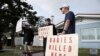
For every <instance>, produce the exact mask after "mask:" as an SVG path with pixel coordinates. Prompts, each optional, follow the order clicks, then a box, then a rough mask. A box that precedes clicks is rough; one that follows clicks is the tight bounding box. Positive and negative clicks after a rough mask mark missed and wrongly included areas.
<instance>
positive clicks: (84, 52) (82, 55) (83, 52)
mask: <svg viewBox="0 0 100 56" xmlns="http://www.w3.org/2000/svg"><path fill="white" fill-rule="evenodd" d="M78 55H79V56H90V54H89V49H84V48H83V49H79V54H78ZM98 56H100V49H99V50H98Z"/></svg>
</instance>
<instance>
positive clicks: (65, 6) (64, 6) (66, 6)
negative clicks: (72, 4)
mask: <svg viewBox="0 0 100 56" xmlns="http://www.w3.org/2000/svg"><path fill="white" fill-rule="evenodd" d="M68 7H69V5H66V4H64V5H63V6H62V7H61V8H60V10H62V8H68Z"/></svg>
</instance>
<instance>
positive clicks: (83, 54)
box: [0, 47, 100, 56]
mask: <svg viewBox="0 0 100 56" xmlns="http://www.w3.org/2000/svg"><path fill="white" fill-rule="evenodd" d="M7 48H11V47H7ZM15 50H16V51H20V50H19V47H16V49H14V51H15ZM33 50H34V52H41V51H43V47H33ZM14 51H10V52H9V51H4V52H0V56H20V55H19V54H17V53H14ZM98 51H99V52H98V56H100V49H99V50H98ZM78 56H90V54H89V49H84V48H81V49H79V54H78Z"/></svg>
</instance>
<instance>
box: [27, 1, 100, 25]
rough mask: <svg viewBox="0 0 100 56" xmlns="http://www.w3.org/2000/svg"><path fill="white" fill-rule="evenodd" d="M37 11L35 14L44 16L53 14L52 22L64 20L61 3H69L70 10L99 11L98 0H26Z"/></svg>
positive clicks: (99, 3) (81, 11)
mask: <svg viewBox="0 0 100 56" xmlns="http://www.w3.org/2000/svg"><path fill="white" fill-rule="evenodd" d="M27 2H28V3H29V4H31V5H32V6H33V8H34V11H37V13H38V14H37V16H44V17H45V18H48V17H51V16H52V15H54V19H53V21H54V24H57V23H59V22H61V21H63V20H64V15H62V14H61V12H60V10H59V8H60V7H61V6H62V5H63V4H66V5H69V6H70V10H71V11H73V12H74V13H75V14H77V13H100V0H27Z"/></svg>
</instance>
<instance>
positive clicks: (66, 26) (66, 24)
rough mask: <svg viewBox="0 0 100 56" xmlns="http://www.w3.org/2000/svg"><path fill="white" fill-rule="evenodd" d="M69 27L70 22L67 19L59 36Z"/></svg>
mask: <svg viewBox="0 0 100 56" xmlns="http://www.w3.org/2000/svg"><path fill="white" fill-rule="evenodd" d="M69 25H70V20H69V19H67V20H66V21H65V24H64V28H63V31H62V33H61V34H65V33H66V31H67V30H68V27H69Z"/></svg>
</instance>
